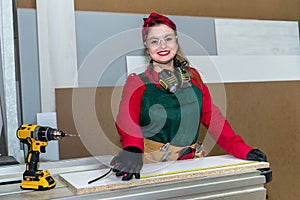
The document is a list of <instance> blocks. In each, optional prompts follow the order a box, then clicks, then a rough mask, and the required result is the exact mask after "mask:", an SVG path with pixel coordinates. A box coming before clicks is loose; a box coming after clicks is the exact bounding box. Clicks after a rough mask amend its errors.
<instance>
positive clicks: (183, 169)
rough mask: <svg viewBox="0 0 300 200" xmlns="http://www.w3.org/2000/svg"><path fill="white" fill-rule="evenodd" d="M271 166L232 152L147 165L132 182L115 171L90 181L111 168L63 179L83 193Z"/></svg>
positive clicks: (67, 175)
mask: <svg viewBox="0 0 300 200" xmlns="http://www.w3.org/2000/svg"><path fill="white" fill-rule="evenodd" d="M267 167H269V163H267V162H255V161H246V160H241V159H238V158H235V157H233V156H230V155H222V156H212V157H205V158H198V159H191V160H183V161H175V162H158V163H152V164H144V166H143V168H142V170H141V179H132V180H130V181H122V180H121V178H120V177H116V176H115V175H114V173H113V172H111V173H110V174H109V175H108V176H106V177H105V178H103V179H101V180H99V181H96V182H93V183H91V184H88V182H89V181H90V180H93V179H95V178H97V177H99V176H101V175H102V174H105V173H106V172H107V171H108V170H109V168H107V169H99V170H91V171H83V172H77V173H67V174H61V175H60V179H61V180H62V181H63V182H65V183H66V184H67V185H68V186H69V188H70V189H71V190H72V191H73V192H74V193H77V194H83V193H90V192H97V191H104V190H114V189H121V188H129V187H133V186H139V185H146V184H154V183H161V182H167V181H176V180H183V179H189V178H195V177H207V176H216V175H221V174H230V173H239V172H247V171H253V170H256V169H260V168H267Z"/></svg>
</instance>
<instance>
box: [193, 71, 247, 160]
mask: <svg viewBox="0 0 300 200" xmlns="http://www.w3.org/2000/svg"><path fill="white" fill-rule="evenodd" d="M193 71H194V73H195V75H196V76H197V77H198V78H199V80H201V78H200V75H199V73H198V72H197V71H196V70H195V69H194V70H193ZM192 82H193V84H195V85H196V86H197V87H198V88H199V89H200V90H201V92H202V115H201V123H202V124H203V125H204V126H205V127H206V128H207V130H208V132H209V133H210V135H211V136H212V137H213V138H214V140H215V141H217V144H218V145H219V146H220V147H221V148H222V149H223V150H224V151H225V152H227V153H229V154H231V155H234V156H235V157H238V158H241V159H246V157H247V154H248V152H249V151H250V150H252V149H253V148H252V147H250V146H248V145H247V144H246V143H245V142H244V140H243V139H242V137H240V136H239V135H237V134H235V133H234V131H233V130H232V128H231V127H230V125H229V123H228V121H227V120H226V119H225V117H224V116H223V115H222V113H221V111H220V109H219V108H218V107H217V106H215V105H214V104H213V102H212V99H211V96H210V93H209V90H208V87H207V86H206V85H205V84H204V83H203V82H202V81H201V82H202V84H201V85H199V84H198V83H197V82H196V81H195V80H194V79H192Z"/></svg>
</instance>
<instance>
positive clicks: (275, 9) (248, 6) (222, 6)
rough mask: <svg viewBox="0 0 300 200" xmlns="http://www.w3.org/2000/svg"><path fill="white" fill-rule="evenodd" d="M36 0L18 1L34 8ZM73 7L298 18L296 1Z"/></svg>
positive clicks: (92, 0) (96, 0)
mask: <svg viewBox="0 0 300 200" xmlns="http://www.w3.org/2000/svg"><path fill="white" fill-rule="evenodd" d="M35 1H36V0H18V7H19V8H35ZM75 8H76V10H85V11H104V12H124V13H150V12H152V11H156V12H160V13H163V14H167V15H186V16H203V17H225V18H248V19H274V20H292V21H300V1H299V0H252V1H241V0H216V1H211V0H201V1H199V0H198V1H197V0H185V1H182V0H165V1H161V0H160V1H158V0H151V1H145V0H75Z"/></svg>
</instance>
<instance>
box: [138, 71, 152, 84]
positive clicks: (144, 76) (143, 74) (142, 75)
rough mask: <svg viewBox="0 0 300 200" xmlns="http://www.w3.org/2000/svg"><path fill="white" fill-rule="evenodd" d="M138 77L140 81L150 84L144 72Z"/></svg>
mask: <svg viewBox="0 0 300 200" xmlns="http://www.w3.org/2000/svg"><path fill="white" fill-rule="evenodd" d="M139 77H140V78H141V80H142V81H143V82H144V83H145V84H147V83H151V81H150V79H149V78H148V77H147V75H146V74H145V72H143V73H140V74H139Z"/></svg>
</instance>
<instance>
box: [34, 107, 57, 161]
mask: <svg viewBox="0 0 300 200" xmlns="http://www.w3.org/2000/svg"><path fill="white" fill-rule="evenodd" d="M36 117H37V123H38V124H39V125H40V126H49V127H51V128H57V119H56V112H48V113H37V116H36ZM40 159H41V160H42V161H54V160H59V146H58V140H53V141H49V142H48V145H47V147H46V153H42V154H41V155H40Z"/></svg>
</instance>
